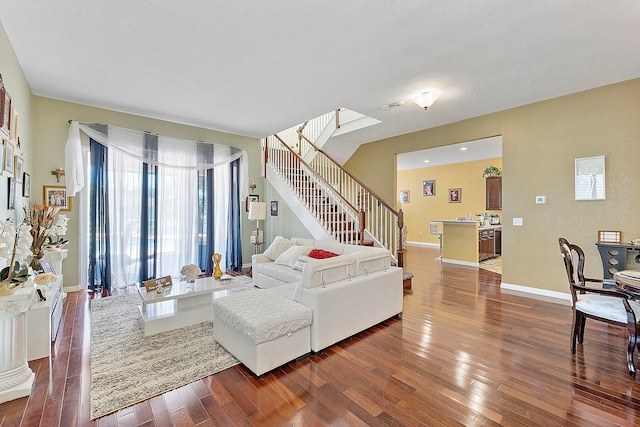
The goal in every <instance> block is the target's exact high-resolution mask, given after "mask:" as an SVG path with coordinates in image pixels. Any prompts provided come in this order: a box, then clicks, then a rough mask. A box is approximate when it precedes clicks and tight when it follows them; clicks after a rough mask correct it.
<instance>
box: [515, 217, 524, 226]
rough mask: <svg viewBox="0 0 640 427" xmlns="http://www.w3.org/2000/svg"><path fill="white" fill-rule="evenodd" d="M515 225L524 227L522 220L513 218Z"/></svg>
mask: <svg viewBox="0 0 640 427" xmlns="http://www.w3.org/2000/svg"><path fill="white" fill-rule="evenodd" d="M513 225H515V226H517V227H522V218H513Z"/></svg>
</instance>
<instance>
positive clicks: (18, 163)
mask: <svg viewBox="0 0 640 427" xmlns="http://www.w3.org/2000/svg"><path fill="white" fill-rule="evenodd" d="M14 159H15V162H14V171H15V173H14V174H13V176H15V177H16V184H20V183H22V173H23V172H22V157H20V156H15V157H14Z"/></svg>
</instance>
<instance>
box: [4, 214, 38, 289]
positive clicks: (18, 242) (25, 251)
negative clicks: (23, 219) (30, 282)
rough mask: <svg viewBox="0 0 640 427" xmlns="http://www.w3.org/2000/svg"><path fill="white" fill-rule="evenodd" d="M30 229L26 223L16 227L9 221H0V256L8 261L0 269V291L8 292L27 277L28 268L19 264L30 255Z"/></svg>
mask: <svg viewBox="0 0 640 427" xmlns="http://www.w3.org/2000/svg"><path fill="white" fill-rule="evenodd" d="M30 230H31V228H30V227H29V226H28V225H26V224H22V225H20V226H19V227H18V228H16V227H15V225H14V224H13V222H11V221H0V258H2V259H5V260H7V261H8V263H7V266H6V267H4V268H3V269H2V270H0V281H2V282H1V284H0V287H1V288H2V289H1V291H2V293H10V292H11V291H12V290H14V289H15V288H16V287H17V286H18V285H19V284H20V283H22V282H24V281H26V280H27V279H28V274H29V272H28V269H27V268H20V265H21V264H22V263H23V262H25V261H26V260H27V258H28V257H29V256H31V255H32V253H31V240H32V237H31V233H30Z"/></svg>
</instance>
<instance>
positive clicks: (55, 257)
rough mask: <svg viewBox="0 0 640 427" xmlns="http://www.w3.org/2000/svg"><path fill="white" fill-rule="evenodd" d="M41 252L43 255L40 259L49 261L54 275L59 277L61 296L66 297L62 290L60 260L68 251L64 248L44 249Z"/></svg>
mask: <svg viewBox="0 0 640 427" xmlns="http://www.w3.org/2000/svg"><path fill="white" fill-rule="evenodd" d="M43 253H44V255H43V256H42V259H41V260H40V261H49V262H50V263H51V266H52V267H53V271H54V272H55V275H56V276H58V278H59V279H60V288H61V289H62V298H66V297H67V294H66V293H65V292H64V282H63V279H62V277H63V276H62V261H63V260H64V259H65V258H66V257H67V253H68V251H67V250H66V249H45V250H44V251H43Z"/></svg>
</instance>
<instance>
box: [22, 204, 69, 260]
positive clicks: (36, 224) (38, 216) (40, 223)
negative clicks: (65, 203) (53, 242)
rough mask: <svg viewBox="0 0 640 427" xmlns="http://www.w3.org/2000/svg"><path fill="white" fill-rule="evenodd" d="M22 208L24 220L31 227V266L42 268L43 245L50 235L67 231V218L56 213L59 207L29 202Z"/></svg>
mask: <svg viewBox="0 0 640 427" xmlns="http://www.w3.org/2000/svg"><path fill="white" fill-rule="evenodd" d="M23 210H24V222H25V224H27V225H29V226H30V227H31V237H32V240H33V241H32V243H31V252H33V259H32V260H31V268H33V269H34V270H35V271H39V270H41V269H42V267H41V265H40V259H41V258H42V257H43V256H44V253H43V252H42V249H43V246H44V244H45V242H47V240H49V238H50V237H51V236H62V235H64V234H66V233H67V222H68V221H69V219H68V218H67V217H66V216H65V215H58V212H59V211H60V208H59V207H53V206H48V205H40V204H38V203H30V204H29V207H28V208H27V207H26V206H25V207H24V208H23Z"/></svg>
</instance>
